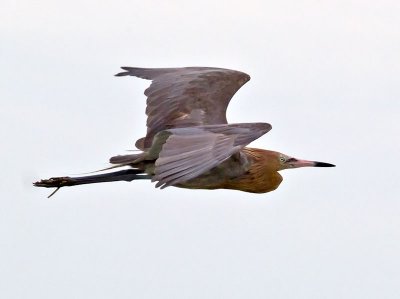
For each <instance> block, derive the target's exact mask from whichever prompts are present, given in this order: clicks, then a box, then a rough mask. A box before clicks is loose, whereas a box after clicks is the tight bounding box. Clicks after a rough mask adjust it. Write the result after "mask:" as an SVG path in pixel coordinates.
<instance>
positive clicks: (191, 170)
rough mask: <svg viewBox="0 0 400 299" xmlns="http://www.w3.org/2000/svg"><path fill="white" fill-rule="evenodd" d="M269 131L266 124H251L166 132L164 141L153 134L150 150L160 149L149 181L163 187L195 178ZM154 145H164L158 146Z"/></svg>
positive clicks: (191, 128)
mask: <svg viewBox="0 0 400 299" xmlns="http://www.w3.org/2000/svg"><path fill="white" fill-rule="evenodd" d="M270 129H271V125H269V124H266V123H254V124H231V125H209V126H199V127H190V128H177V129H170V130H167V131H166V132H168V133H169V134H170V135H168V137H167V138H166V139H163V138H161V137H160V138H158V137H157V136H158V135H156V138H155V139H154V143H153V145H152V149H153V148H160V149H161V151H160V152H159V156H158V159H157V160H156V163H155V166H156V167H155V175H154V177H153V181H158V183H157V184H156V187H160V186H161V188H164V187H167V186H171V185H176V184H179V183H183V182H185V181H188V180H190V179H193V178H195V177H198V176H199V175H201V174H203V173H205V172H207V171H208V170H210V169H212V168H214V167H215V166H217V165H219V164H220V163H222V162H223V161H225V160H226V159H228V158H229V157H230V156H232V155H233V154H234V153H236V152H238V151H239V150H240V149H242V148H243V147H244V146H246V145H247V144H249V143H250V142H251V141H253V140H255V139H257V138H258V137H260V136H261V135H263V134H265V133H266V132H268V131H269V130H270ZM163 136H167V135H166V134H164V135H163ZM158 142H165V143H164V144H163V145H162V147H160V146H159V144H157V143H158Z"/></svg>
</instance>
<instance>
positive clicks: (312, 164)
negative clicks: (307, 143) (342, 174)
mask: <svg viewBox="0 0 400 299" xmlns="http://www.w3.org/2000/svg"><path fill="white" fill-rule="evenodd" d="M291 164H292V167H294V168H297V167H335V166H336V165H333V164H330V163H325V162H317V161H308V160H296V161H294V162H291Z"/></svg>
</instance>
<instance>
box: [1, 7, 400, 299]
mask: <svg viewBox="0 0 400 299" xmlns="http://www.w3.org/2000/svg"><path fill="white" fill-rule="evenodd" d="M1 3H2V5H1V7H2V9H1V11H0V20H1V22H0V34H1V40H2V42H1V45H0V60H1V71H0V93H1V94H0V99H1V109H0V118H1V124H2V126H1V129H0V138H1V140H2V141H3V142H2V145H1V147H0V151H1V156H2V158H3V162H2V166H3V167H2V175H1V179H0V189H1V190H0V191H1V209H0V265H1V266H0V297H1V298H8V299H11V298H41V299H45V298H85V299H86V298H97V299H101V298H120V299H123V298H196V299H197V298H199V299H200V298H274V299H280V298H288V299H289V298H290V299H293V298H304V299H306V298H307V299H310V298H328V299H331V298H332V299H336V298H363V299H364V298H400V287H399V281H400V256H399V255H400V230H399V227H400V217H399V215H400V202H399V191H400V187H399V175H398V170H397V169H398V168H399V167H400V162H399V161H400V160H399V152H400V138H399V126H400V125H399V116H400V101H399V98H400V88H399V78H400V55H399V53H400V18H399V15H400V4H399V3H400V2H399V1H386V0H383V1H378V2H377V1H353V0H347V1H311V0H310V1H294V0H292V1H289V0H282V1H251V0H249V1H208V0H207V1H204V0H203V1H197V2H194V1H144V0H143V1H123V0H117V1H94V0H93V1H82V0H79V1H75V0H69V1H49V0H42V1H28V0H19V1H18V0H17V1H16V0H2V2H1ZM122 65H128V66H140V67H170V66H217V67H225V68H232V69H237V70H241V71H244V72H247V73H249V74H250V75H251V76H252V80H251V81H250V82H249V83H247V84H246V85H245V86H244V87H243V88H242V89H241V90H240V91H239V92H238V93H237V95H236V96H235V97H234V100H233V101H232V102H231V105H230V107H229V109H228V119H229V121H230V122H244V121H246V122H251V121H254V122H270V123H271V124H272V126H273V129H272V131H271V132H270V133H268V134H267V135H265V136H264V137H262V138H260V139H259V140H257V141H256V142H255V143H254V144H253V145H254V146H259V147H263V148H268V149H273V150H278V151H281V152H284V153H286V154H289V155H292V156H295V157H299V158H304V159H312V160H320V161H326V162H331V163H334V164H336V165H337V167H336V168H331V169H326V168H319V169H318V168H315V169H312V168H306V169H297V170H287V171H284V172H282V175H283V176H284V181H283V183H282V185H281V186H280V188H279V189H278V190H277V191H275V192H271V193H267V194H263V195H254V194H247V193H242V192H235V191H228V190H219V191H192V190H182V189H177V188H167V189H165V190H158V189H155V188H154V185H152V184H151V183H149V182H132V183H123V182H122V183H113V184H100V185H92V186H81V187H76V188H69V189H62V190H61V191H60V192H59V193H57V195H56V196H55V197H54V199H51V200H48V199H46V196H47V195H48V194H49V190H46V189H35V188H33V187H32V185H31V182H32V181H35V180H37V179H39V178H47V177H49V176H57V175H71V174H76V173H82V172H88V171H92V170H96V169H99V168H102V167H104V166H107V161H108V158H109V157H110V156H112V155H115V154H123V153H125V150H127V149H130V148H132V147H133V143H134V141H135V140H136V139H137V138H139V137H141V136H142V135H143V134H144V132H145V115H144V109H145V97H144V95H143V90H144V89H145V88H146V86H147V85H148V82H146V81H143V80H139V79H134V78H115V77H113V74H115V73H117V72H118V71H119V67H120V66H122Z"/></svg>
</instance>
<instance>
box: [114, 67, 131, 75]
mask: <svg viewBox="0 0 400 299" xmlns="http://www.w3.org/2000/svg"><path fill="white" fill-rule="evenodd" d="M121 69H123V70H124V71H126V72H120V73H118V74H115V75H114V76H116V77H122V76H129V75H130V69H131V68H130V67H127V66H121Z"/></svg>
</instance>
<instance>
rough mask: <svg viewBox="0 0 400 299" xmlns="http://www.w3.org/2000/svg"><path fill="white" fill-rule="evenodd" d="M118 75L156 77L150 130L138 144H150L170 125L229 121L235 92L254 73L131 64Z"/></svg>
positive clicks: (149, 111) (151, 91)
mask: <svg viewBox="0 0 400 299" xmlns="http://www.w3.org/2000/svg"><path fill="white" fill-rule="evenodd" d="M123 69H124V70H125V72H122V73H119V74H117V76H127V75H129V76H136V77H140V78H143V79H148V80H152V83H151V85H150V87H149V88H147V89H146V90H145V95H146V96H147V107H146V114H147V116H148V118H147V134H146V137H145V138H144V139H142V141H140V142H138V143H137V145H138V146H140V147H139V148H140V149H145V148H149V147H150V146H151V144H152V140H153V137H154V135H155V134H157V133H158V132H160V131H162V130H166V129H170V128H181V127H192V126H200V125H211V124H226V123H227V121H226V109H227V107H228V104H229V101H230V99H231V98H232V96H233V95H234V94H235V93H236V92H237V91H238V90H239V88H240V87H241V86H243V85H244V84H245V83H246V82H247V81H248V80H250V76H249V75H247V74H245V73H242V72H238V71H234V70H228V69H221V68H207V67H186V68H161V69H149V68H131V67H123Z"/></svg>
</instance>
